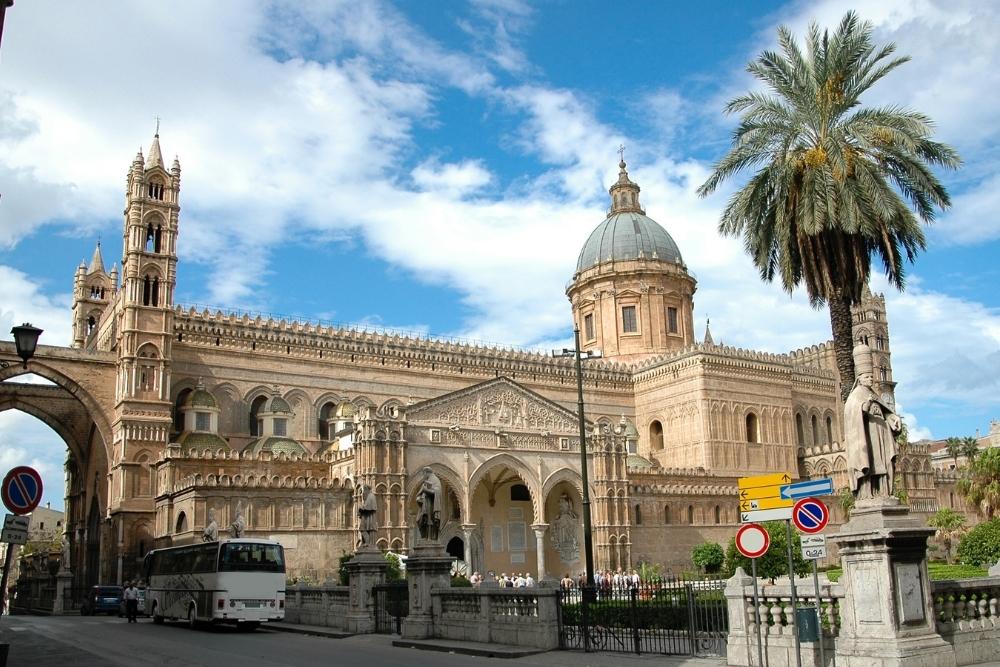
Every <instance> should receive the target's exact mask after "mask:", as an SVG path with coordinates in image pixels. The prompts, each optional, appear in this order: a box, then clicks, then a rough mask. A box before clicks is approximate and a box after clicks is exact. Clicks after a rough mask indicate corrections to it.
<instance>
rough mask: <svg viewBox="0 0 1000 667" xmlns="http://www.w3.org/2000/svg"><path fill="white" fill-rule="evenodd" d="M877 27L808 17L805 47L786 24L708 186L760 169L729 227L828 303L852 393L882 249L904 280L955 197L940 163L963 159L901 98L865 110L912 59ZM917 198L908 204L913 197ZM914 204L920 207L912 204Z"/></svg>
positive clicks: (740, 195)
mask: <svg viewBox="0 0 1000 667" xmlns="http://www.w3.org/2000/svg"><path fill="white" fill-rule="evenodd" d="M872 31H873V28H872V25H871V24H870V23H868V22H861V21H860V20H859V19H858V17H857V15H856V14H854V13H853V12H849V13H848V14H846V15H845V16H844V18H843V19H842V20H841V22H840V25H839V26H838V27H837V30H836V32H834V33H833V34H832V35H831V34H830V33H829V31H827V30H824V31H822V32H821V31H820V29H819V27H818V26H817V25H816V24H813V25H811V26H810V28H809V31H808V35H807V37H806V44H805V46H806V50H805V52H804V53H803V51H802V49H800V47H799V45H798V43H797V42H796V40H795V38H794V37H793V35H792V33H791V31H790V30H789V29H788V28H787V27H784V26H782V27H781V28H779V29H778V42H779V44H780V46H781V53H777V52H773V51H764V52H763V53H761V54H760V56H758V58H757V59H756V60H755V61H753V62H751V63H749V64H748V65H747V70H748V71H749V72H750V73H751V74H753V75H754V76H755V77H756V78H757V79H758V80H760V81H761V82H762V83H763V84H764V85H765V86H766V87H767V88H768V89H769V90H768V91H764V92H762V91H751V92H749V93H746V94H744V95H741V96H739V97H736V98H735V99H733V100H731V101H730V102H729V103H728V104H727V105H726V108H725V112H726V113H727V114H737V113H740V114H742V115H741V119H740V124H739V126H738V127H737V129H736V130H735V132H734V134H733V141H732V146H731V148H730V151H729V152H728V153H727V154H726V155H725V156H724V157H723V158H722V159H721V160H720V161H719V162H717V163H716V164H715V166H714V169H713V173H712V174H711V175H710V176H709V178H708V180H707V181H705V183H704V184H702V186H701V187H700V188H699V189H698V194H699V195H700V196H702V197H706V196H708V195H709V194H711V193H712V192H714V191H715V190H716V189H717V188H718V187H719V185H720V184H721V183H722V182H723V181H725V180H726V179H728V178H731V177H733V176H735V175H736V174H738V173H740V172H743V171H744V170H748V169H752V168H758V171H757V172H756V173H755V174H754V175H753V176H752V177H751V178H750V179H749V181H748V182H747V183H746V184H745V185H744V186H743V187H742V188H741V189H740V190H738V191H737V192H736V193H735V194H734V195H733V196H732V197H731V198H730V200H729V202H728V204H727V206H726V208H725V210H724V211H723V213H722V218H721V220H720V222H719V231H720V232H721V233H722V234H725V235H727V236H737V237H742V238H743V242H744V245H745V247H746V251H747V253H749V254H750V256H751V258H752V259H753V263H754V266H756V268H757V269H758V271H759V272H760V275H761V278H762V279H763V280H765V281H767V282H770V281H772V280H773V279H774V278H775V276H779V277H780V279H781V283H782V287H783V288H784V289H785V290H786V291H788V292H792V291H793V290H794V289H795V288H796V287H798V286H799V285H801V284H804V285H805V288H806V291H807V293H808V294H809V298H810V301H811V302H812V304H813V306H815V307H820V306H823V305H826V306H827V307H828V308H829V312H830V324H831V327H832V329H833V341H834V347H835V350H836V357H837V369H838V371H839V372H840V380H841V392H842V396H841V399H842V400H847V396H848V394H849V393H850V391H851V388H852V387H853V384H854V359H853V356H852V351H853V346H854V341H853V333H852V319H851V306H852V305H855V304H857V303H859V302H860V300H861V295H862V292H863V290H864V288H865V285H866V284H867V282H868V277H869V274H870V272H871V263H872V257H873V256H877V257H878V259H879V260H880V262H881V264H882V267H883V268H884V270H885V274H886V277H887V278H888V279H889V283H890V284H892V285H893V286H895V287H896V288H897V289H900V290H901V289H903V287H904V267H903V260H904V257H905V259H906V260H908V261H911V262H912V261H913V260H914V258H915V257H916V255H917V253H918V252H919V251H920V250H923V249H924V248H925V243H926V242H925V239H924V233H923V230H922V229H921V225H920V222H919V221H918V219H917V217H919V218H920V220H922V221H924V222H926V223H929V222H932V221H933V220H934V216H935V207H938V208H942V209H944V208H946V207H948V206H949V205H950V203H951V202H950V198H949V196H948V192H947V190H946V189H945V187H944V186H943V185H942V184H941V183H940V182H939V181H938V179H937V177H936V176H935V175H934V173H933V172H932V171H931V169H930V167H931V166H932V165H943V166H946V167H951V168H957V167H958V166H959V165H960V164H961V160H960V158H959V156H958V153H957V152H956V151H955V150H954V149H953V148H951V147H950V146H947V145H945V144H943V143H938V142H936V141H932V140H931V135H932V122H931V120H930V119H929V118H928V117H927V116H925V115H923V114H921V113H918V112H915V111H910V110H906V109H903V108H901V107H897V106H886V107H864V106H861V99H860V98H861V96H862V94H863V93H865V92H867V91H868V90H869V89H870V88H871V87H872V86H873V85H874V84H876V83H877V82H878V81H879V80H881V79H882V78H883V77H884V76H886V75H887V74H889V73H890V72H891V71H893V70H894V69H896V68H897V67H899V66H900V65H902V64H903V63H905V62H907V61H908V60H909V58H908V57H893V53H894V52H895V50H896V47H895V45H894V44H888V45H886V46H882V47H876V46H875V44H873V43H872ZM908 204H909V205H908ZM910 206H912V207H913V208H914V209H915V211H916V216H914V213H913V211H911V210H910Z"/></svg>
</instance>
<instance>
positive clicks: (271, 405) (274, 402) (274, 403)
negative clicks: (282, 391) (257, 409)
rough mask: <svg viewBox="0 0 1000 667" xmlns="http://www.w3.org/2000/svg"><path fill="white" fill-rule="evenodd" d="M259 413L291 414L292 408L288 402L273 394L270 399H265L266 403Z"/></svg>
mask: <svg viewBox="0 0 1000 667" xmlns="http://www.w3.org/2000/svg"><path fill="white" fill-rule="evenodd" d="M261 412H286V413H288V414H291V413H292V408H291V407H290V406H289V405H288V401H286V400H285V399H283V398H282V397H281V396H278V395H277V394H274V395H273V396H271V398H269V399H267V403H265V404H264V409H263V410H261Z"/></svg>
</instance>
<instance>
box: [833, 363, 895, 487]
mask: <svg viewBox="0 0 1000 667" xmlns="http://www.w3.org/2000/svg"><path fill="white" fill-rule="evenodd" d="M873 371H874V364H873V362H872V354H871V349H870V348H869V347H868V346H867V345H864V344H861V345H857V346H855V348H854V372H855V375H856V378H857V379H856V380H855V382H854V389H852V390H851V394H850V396H848V397H847V402H846V403H845V404H844V441H845V443H844V444H845V448H846V449H847V468H848V473H849V475H850V480H851V491H852V492H853V493H854V497H855V498H857V499H858V500H870V499H872V498H888V497H890V496H892V494H893V480H894V477H895V474H896V457H897V456H898V455H899V448H898V446H897V445H896V436H897V435H898V434H899V433H900V432H901V431H902V428H903V422H902V421H901V420H900V419H899V416H898V415H897V414H896V413H895V412H894V411H893V409H892V408H891V407H890V406H888V405H886V403H885V402H884V401H883V400H882V399H880V398H879V396H878V394H876V393H875V389H874V386H875V376H874V373H873Z"/></svg>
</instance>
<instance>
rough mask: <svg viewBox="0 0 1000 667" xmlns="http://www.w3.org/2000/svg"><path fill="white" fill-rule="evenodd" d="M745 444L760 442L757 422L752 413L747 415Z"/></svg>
mask: <svg viewBox="0 0 1000 667" xmlns="http://www.w3.org/2000/svg"><path fill="white" fill-rule="evenodd" d="M746 421H747V442H751V443H756V442H760V430H759V425H758V422H757V415H756V414H754V413H753V412H750V413H747V420H746Z"/></svg>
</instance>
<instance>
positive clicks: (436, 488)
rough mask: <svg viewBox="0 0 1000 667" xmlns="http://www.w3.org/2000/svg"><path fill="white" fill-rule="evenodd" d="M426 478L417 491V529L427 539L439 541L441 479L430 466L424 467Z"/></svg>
mask: <svg viewBox="0 0 1000 667" xmlns="http://www.w3.org/2000/svg"><path fill="white" fill-rule="evenodd" d="M423 473H424V479H423V481H422V482H421V483H420V492H419V493H417V503H418V504H419V505H420V509H419V510H418V511H417V530H418V531H419V532H420V537H421V538H422V539H425V540H430V541H433V542H437V540H438V531H440V529H441V480H440V479H438V476H437V475H435V474H434V471H433V470H431V469H430V468H429V467H426V468H424V470H423Z"/></svg>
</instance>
